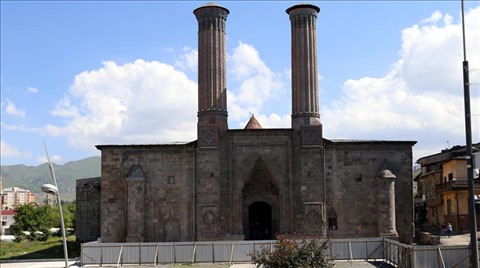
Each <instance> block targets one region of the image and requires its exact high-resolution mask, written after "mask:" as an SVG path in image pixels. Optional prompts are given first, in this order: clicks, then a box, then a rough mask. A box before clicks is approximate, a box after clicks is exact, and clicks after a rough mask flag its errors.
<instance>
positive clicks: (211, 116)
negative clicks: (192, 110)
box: [193, 3, 229, 147]
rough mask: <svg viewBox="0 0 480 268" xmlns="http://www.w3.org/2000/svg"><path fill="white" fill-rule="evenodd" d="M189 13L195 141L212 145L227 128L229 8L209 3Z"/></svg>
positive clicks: (203, 144) (204, 145)
mask: <svg viewBox="0 0 480 268" xmlns="http://www.w3.org/2000/svg"><path fill="white" fill-rule="evenodd" d="M193 13H194V14H195V16H196V18H197V21H198V127H197V131H198V133H197V135H198V143H199V146H200V147H216V146H217V145H218V140H219V136H220V135H221V134H222V132H224V131H226V130H227V129H228V122H227V116H228V114H227V83H226V54H227V52H226V44H225V43H226V41H225V40H226V32H225V26H226V23H225V22H226V20H227V16H228V14H229V11H228V9H226V8H224V7H221V6H219V5H217V4H213V3H209V4H206V5H204V6H202V7H199V8H197V9H195V10H194V11H193Z"/></svg>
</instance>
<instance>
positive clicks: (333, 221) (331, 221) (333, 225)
mask: <svg viewBox="0 0 480 268" xmlns="http://www.w3.org/2000/svg"><path fill="white" fill-rule="evenodd" d="M328 230H337V218H328Z"/></svg>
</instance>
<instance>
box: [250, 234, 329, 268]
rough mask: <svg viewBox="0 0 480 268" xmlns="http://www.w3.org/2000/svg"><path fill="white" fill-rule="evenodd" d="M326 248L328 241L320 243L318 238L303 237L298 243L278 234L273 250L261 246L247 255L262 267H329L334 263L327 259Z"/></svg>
mask: <svg viewBox="0 0 480 268" xmlns="http://www.w3.org/2000/svg"><path fill="white" fill-rule="evenodd" d="M327 248H328V241H325V242H324V243H320V241H319V240H318V239H308V240H306V239H304V240H303V241H302V243H300V245H299V244H297V243H296V242H295V241H294V240H289V239H286V238H285V237H284V236H278V237H277V242H275V245H274V249H273V250H270V248H266V247H262V249H261V250H260V251H254V252H252V253H250V254H249V255H250V257H251V258H252V261H253V262H254V263H255V264H256V265H257V266H262V265H263V267H264V268H278V267H282V268H331V267H334V266H335V264H334V263H333V262H331V261H330V260H328V257H327V254H326V250H327Z"/></svg>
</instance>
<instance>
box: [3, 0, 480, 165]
mask: <svg viewBox="0 0 480 268" xmlns="http://www.w3.org/2000/svg"><path fill="white" fill-rule="evenodd" d="M205 3H206V2H201V1H185V2H183V1H175V2H173V1H141V2H136V1H118V2H116V1H102V2H96V1H85V2H81V1H65V2H57V1H48V2H43V1H20V2H17V1H1V2H0V5H1V80H0V83H1V164H2V165H12V164H26V165H38V164H41V163H43V162H44V161H45V152H44V148H43V142H42V140H45V142H46V144H47V147H48V149H49V153H50V157H51V158H52V159H53V161H54V162H56V163H59V164H63V163H65V162H68V161H72V160H79V159H82V158H85V157H88V156H94V155H99V151H98V150H97V149H96V148H95V145H98V144H158V143H165V142H174V141H192V140H195V139H196V122H197V117H196V112H197V21H196V19H195V16H194V15H193V10H194V9H195V8H197V7H200V6H202V5H203V4H205ZM217 3H219V4H220V5H222V6H224V7H226V8H228V9H229V10H230V14H229V16H228V19H227V84H228V110H229V127H230V128H231V129H238V128H243V127H244V125H245V124H246V122H247V121H248V119H249V116H250V114H251V113H253V114H255V117H256V118H257V119H258V121H259V122H260V124H261V125H262V126H263V127H264V128H289V127H290V115H291V104H290V101H291V90H290V89H291V86H290V84H291V78H290V73H291V67H290V66H291V63H290V22H289V19H288V15H287V14H286V13H285V10H286V9H287V8H289V7H290V6H292V5H295V4H298V3H299V2H290V1H282V2H275V1H262V2H255V1H237V2H235V1H227V2H217ZM312 3H314V4H316V5H318V6H319V7H320V9H321V11H320V14H319V16H318V19H317V40H318V67H319V77H320V81H319V91H320V114H321V121H322V124H323V129H324V136H325V138H327V139H341V138H345V139H362V140H364V139H373V140H413V141H418V143H417V144H416V145H415V146H414V148H413V158H414V159H413V160H414V162H415V161H416V160H417V159H418V158H420V157H422V156H425V155H429V154H433V153H436V152H439V151H440V150H441V149H445V148H448V147H451V146H454V145H457V144H458V145H461V144H465V117H464V98H463V83H462V67H461V66H462V61H463V50H462V30H461V29H462V28H461V5H460V1H425V2H421V1H368V2H363V1H351V2H349V1H318V2H312ZM465 22H466V30H465V32H466V47H467V59H468V60H469V63H470V68H471V72H470V82H471V87H470V90H471V111H472V116H471V121H472V138H473V142H479V141H480V2H479V1H466V2H465Z"/></svg>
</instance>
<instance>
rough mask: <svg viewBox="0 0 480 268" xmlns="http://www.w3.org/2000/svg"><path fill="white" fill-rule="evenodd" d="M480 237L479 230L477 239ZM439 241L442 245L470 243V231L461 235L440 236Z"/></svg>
mask: <svg viewBox="0 0 480 268" xmlns="http://www.w3.org/2000/svg"><path fill="white" fill-rule="evenodd" d="M478 238H480V232H477V239H478ZM440 243H442V245H452V246H453V245H469V244H470V233H467V234H462V235H452V237H442V238H440Z"/></svg>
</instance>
